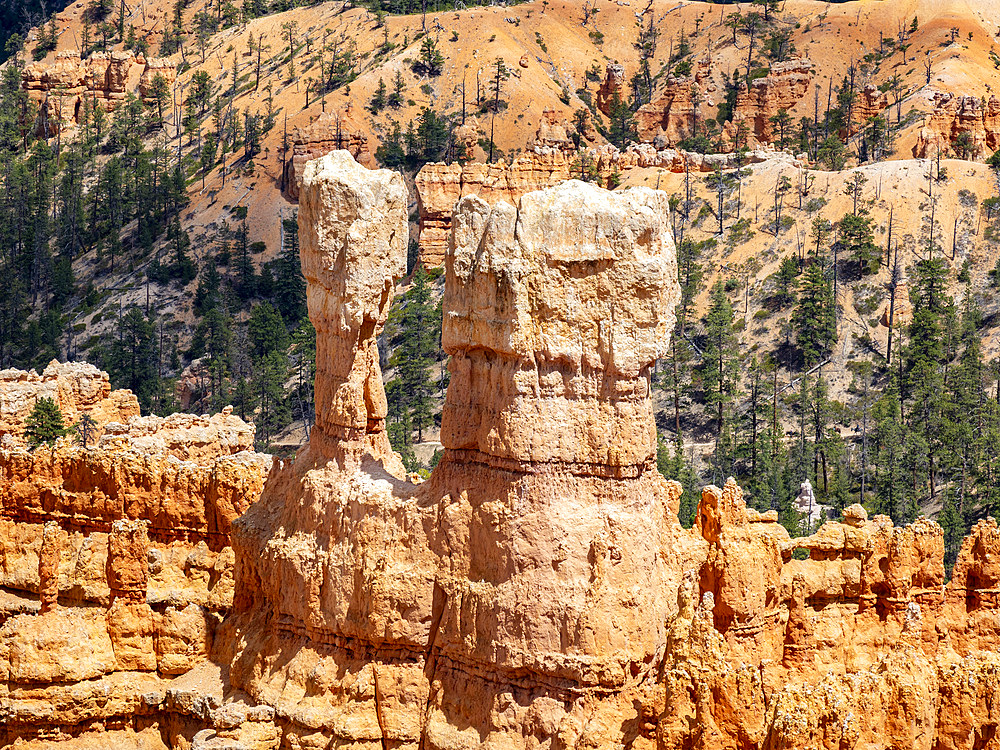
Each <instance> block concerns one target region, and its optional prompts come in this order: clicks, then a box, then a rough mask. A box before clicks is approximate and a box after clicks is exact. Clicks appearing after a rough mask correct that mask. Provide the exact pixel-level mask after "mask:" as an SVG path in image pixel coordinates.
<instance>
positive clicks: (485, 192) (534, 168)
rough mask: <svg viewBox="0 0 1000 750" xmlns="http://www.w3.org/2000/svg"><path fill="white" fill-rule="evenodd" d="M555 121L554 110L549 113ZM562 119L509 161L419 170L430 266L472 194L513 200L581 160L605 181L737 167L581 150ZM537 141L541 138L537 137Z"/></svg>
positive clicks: (440, 259)
mask: <svg viewBox="0 0 1000 750" xmlns="http://www.w3.org/2000/svg"><path fill="white" fill-rule="evenodd" d="M549 118H550V119H551V120H555V119H556V118H555V116H554V113H553V114H552V115H550V116H549ZM565 133H566V125H565V124H559V123H555V124H549V120H543V124H542V126H541V127H539V130H538V136H537V137H536V143H535V144H533V147H532V149H531V150H529V151H526V152H525V153H523V154H521V155H520V156H519V157H517V159H515V160H514V161H513V162H512V163H511V164H509V165H508V164H506V163H504V162H503V161H497V162H495V163H493V164H482V163H468V164H433V163H432V164H426V165H424V167H423V168H422V169H421V170H420V172H418V173H417V176H416V178H415V180H414V183H415V185H416V188H417V210H418V212H419V216H420V259H421V262H423V263H425V264H426V265H428V266H440V265H442V264H443V263H444V257H445V252H446V251H447V247H448V238H449V235H450V232H451V225H452V214H453V212H454V210H455V205H456V204H457V203H458V201H459V199H461V198H462V197H463V196H466V195H476V196H478V197H480V198H482V199H483V200H485V201H486V202H487V203H489V204H493V203H496V202H497V201H498V200H504V201H507V202H508V203H516V202H517V201H518V199H520V198H521V196H523V195H525V194H527V193H529V192H531V191H533V190H542V189H544V188H548V187H553V186H554V185H558V184H559V183H560V182H563V181H565V180H567V179H569V178H570V177H572V176H574V174H576V170H578V169H579V168H580V166H581V164H583V163H589V164H591V165H593V167H594V169H595V170H596V172H597V175H598V179H599V180H600V181H601V182H604V183H606V182H607V180H608V178H609V177H610V175H611V174H612V173H613V172H619V173H625V172H627V171H628V170H630V169H636V168H658V169H666V170H669V171H671V172H684V171H685V169H688V170H691V171H692V172H711V171H714V170H715V169H716V168H717V167H718V166H721V167H722V168H723V169H732V168H734V167H736V165H737V163H736V157H735V156H734V155H732V154H698V153H693V152H690V151H677V150H674V149H662V150H658V149H657V148H656V147H655V146H653V145H652V144H649V143H638V144H631V145H629V147H628V148H627V149H626V150H625V151H619V150H618V149H617V148H615V147H614V146H612V145H610V144H605V145H603V146H600V147H597V148H586V149H584V150H582V151H575V150H572V149H570V147H569V144H570V143H572V141H569V142H567V141H566V140H564V139H563V135H564V134H565ZM539 141H541V142H539ZM742 158H743V159H744V162H743V163H744V164H752V163H756V162H760V161H764V160H766V159H791V157H789V156H787V155H781V154H774V153H772V152H750V153H748V154H744V155H743V157H742Z"/></svg>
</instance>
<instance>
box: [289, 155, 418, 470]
mask: <svg viewBox="0 0 1000 750" xmlns="http://www.w3.org/2000/svg"><path fill="white" fill-rule="evenodd" d="M299 238H300V241H301V245H300V255H301V258H302V274H303V275H304V276H305V278H306V282H307V302H308V306H309V319H310V320H311V321H312V324H313V326H314V327H315V328H316V386H315V391H316V426H315V428H314V430H313V432H312V435H311V440H310V446H311V449H312V450H318V451H319V452H320V453H321V454H322V455H324V456H326V457H327V458H332V459H335V460H337V461H338V462H340V463H341V464H342V465H345V466H346V465H351V464H356V463H357V462H358V461H359V460H360V458H361V457H362V456H363V455H364V453H365V452H366V451H369V452H370V453H371V454H372V455H373V456H374V457H375V458H376V459H379V460H382V461H383V462H384V463H385V464H386V468H387V469H388V470H389V471H391V472H392V473H397V474H402V471H403V468H402V465H401V464H400V463H399V460H398V459H397V458H396V457H395V455H394V454H393V452H392V448H391V446H390V445H389V437H388V435H387V434H386V431H385V417H386V411H387V405H386V400H385V390H384V389H383V387H382V372H381V369H380V367H379V356H378V344H377V342H376V337H377V336H378V334H379V333H380V332H381V330H382V326H383V325H384V324H385V320H386V316H387V315H388V314H389V306H390V305H391V304H392V298H393V294H394V283H395V281H396V279H398V278H400V277H401V276H402V275H403V274H404V273H405V272H406V247H407V241H408V234H407V191H406V185H405V183H404V182H403V178H402V176H401V175H400V174H399V173H397V172H393V171H391V170H388V169H379V170H370V169H366V168H365V167H362V166H361V165H360V164H358V163H357V162H355V161H354V159H353V158H352V157H351V155H350V153H348V152H347V151H334V152H333V153H330V154H327V155H326V156H324V157H322V158H320V159H316V160H314V161H311V162H308V163H307V164H306V168H305V173H304V174H303V177H302V188H301V192H300V202H299Z"/></svg>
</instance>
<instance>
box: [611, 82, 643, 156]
mask: <svg viewBox="0 0 1000 750" xmlns="http://www.w3.org/2000/svg"><path fill="white" fill-rule="evenodd" d="M608 118H609V119H610V121H611V124H610V126H609V127H608V140H609V141H611V143H613V144H614V145H615V146H617V147H618V148H619V149H621V150H624V149H625V147H626V146H627V145H628V144H629V143H632V142H633V141H635V140H636V138H637V137H638V136H637V134H636V124H635V117H634V116H633V114H632V110H631V109H630V108H629V106H628V104H626V103H625V102H623V101H622V100H621V97H620V96H619V95H618V93H617V92H615V94H614V95H613V96H612V97H611V102H610V105H609V109H608Z"/></svg>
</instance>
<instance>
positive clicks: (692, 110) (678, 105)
mask: <svg viewBox="0 0 1000 750" xmlns="http://www.w3.org/2000/svg"><path fill="white" fill-rule="evenodd" d="M696 86H697V84H696V83H695V82H694V80H693V79H691V78H673V77H671V78H668V79H667V85H666V87H665V88H664V90H663V91H662V92H661V93H660V94H659V96H657V97H656V99H655V100H654V101H652V102H650V103H648V104H643V105H642V106H641V107H639V110H638V111H637V112H636V113H635V123H636V129H637V131H638V135H639V140H640V141H643V142H645V143H655V144H656V146H657V147H658V148H667V147H672V146H676V145H677V144H678V143H680V142H681V141H682V140H684V139H685V138H689V137H691V136H692V135H694V134H695V128H696V126H697V124H698V121H699V115H698V111H697V109H696V107H695V104H694V101H695V90H696Z"/></svg>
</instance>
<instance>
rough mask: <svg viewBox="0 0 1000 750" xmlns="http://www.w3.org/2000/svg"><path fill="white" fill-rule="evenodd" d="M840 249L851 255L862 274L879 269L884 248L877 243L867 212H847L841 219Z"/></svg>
mask: <svg viewBox="0 0 1000 750" xmlns="http://www.w3.org/2000/svg"><path fill="white" fill-rule="evenodd" d="M838 242H839V244H840V249H841V250H842V251H843V252H845V253H846V254H847V255H848V257H850V258H851V259H852V260H853V261H854V262H855V263H856V264H857V267H858V271H859V272H860V273H861V274H862V275H865V274H870V273H875V272H877V271H878V268H879V262H880V260H881V257H882V250H881V248H879V247H878V246H877V245H876V244H875V235H874V232H873V231H872V220H871V217H869V216H867V215H865V214H860V215H858V214H847V215H846V216H845V217H844V218H843V219H841V220H840V227H839V238H838Z"/></svg>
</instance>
